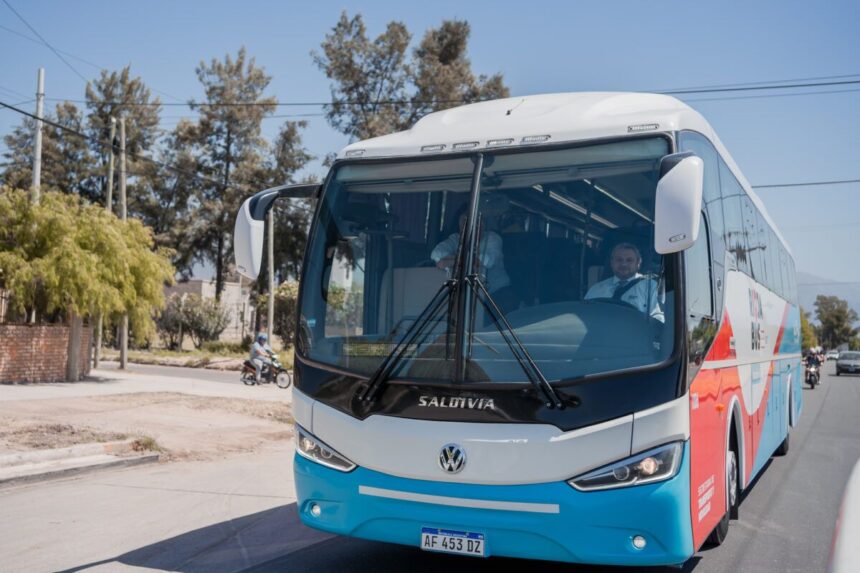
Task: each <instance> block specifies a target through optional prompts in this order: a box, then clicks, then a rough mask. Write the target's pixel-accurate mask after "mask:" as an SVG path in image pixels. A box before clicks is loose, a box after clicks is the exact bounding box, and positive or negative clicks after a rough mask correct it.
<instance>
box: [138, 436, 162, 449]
mask: <svg viewBox="0 0 860 573" xmlns="http://www.w3.org/2000/svg"><path fill="white" fill-rule="evenodd" d="M131 449H132V450H134V451H136V452H163V451H164V448H162V447H161V446H160V445H159V444H158V441H156V439H155V438H152V437H150V436H141V437H139V438H137V439H136V440H134V441H133V442H132V443H131Z"/></svg>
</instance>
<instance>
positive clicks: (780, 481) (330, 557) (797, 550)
mask: <svg viewBox="0 0 860 573" xmlns="http://www.w3.org/2000/svg"><path fill="white" fill-rule="evenodd" d="M833 364H834V363H829V364H826V365H825V368H824V370H825V373H830V372H833V367H834V366H833ZM803 399H804V403H803V413H802V415H801V419H800V422H799V424H798V425H797V426H796V427H795V428H793V429H792V434H791V447H790V451H789V454H788V455H787V456H785V457H781V458H773V459H772V460H771V463H770V465H769V467H767V468H766V469H765V470H764V471H763V473H762V474H760V477H759V478H758V479H757V480H756V481H755V482H754V483H753V484H752V486H751V487H750V488H749V489H748V490H747V492H746V493H745V497H744V499H743V502H742V504H741V507H740V519H739V520H738V521H734V522H732V524H731V528H730V530H729V536H728V539H727V540H726V541H725V543H724V544H723V545H722V546H720V547H718V548H714V549H709V550H706V551H702V552H700V553H697V554H696V555H695V556H694V557H693V558H692V559H690V560H689V561H688V562H687V563H686V564H685V566H684V567H683V568H682V569H681V570H682V571H695V572H696V573H711V572H720V573H724V572H729V571H730V572H735V571H738V572H741V571H742V572H744V573H756V572H761V573H773V572H775V571H786V572H797V573H811V572H816V571H825V570H826V568H827V559H828V556H829V552H830V545H831V539H832V536H833V529H834V525H835V521H836V516H837V513H838V510H839V503H840V500H841V497H842V491H843V489H844V487H845V484H846V482H847V480H848V476H849V474H850V472H851V469H852V467H853V465H854V463H855V462H856V461H857V460H858V458H860V414H858V412H859V411H860V376H840V377H838V378H837V377H836V376H833V375H826V374H825V376H824V383H823V384H822V385H821V386H819V387H817V388H816V389H814V390H810V389H804V392H803ZM533 567H535V564H534V563H531V564H529V563H524V562H522V561H518V560H513V559H501V558H490V559H486V560H477V559H475V558H471V557H454V556H448V555H438V554H431V553H425V552H422V551H420V550H418V549H417V548H416V549H413V548H409V547H401V546H395V545H388V544H383V543H374V542H368V541H362V540H357V539H347V538H332V539H329V540H326V541H323V542H320V543H317V544H314V545H311V546H308V547H305V548H302V549H299V550H297V551H293V552H292V553H290V554H288V555H285V556H282V557H278V558H276V559H273V560H271V561H269V562H267V563H263V564H261V565H259V566H256V567H253V568H251V569H248V570H247V571H248V572H253V573H264V572H265V573H269V572H276V571H344V572H347V571H355V572H364V571H370V570H372V571H377V572H380V573H383V572H395V571H397V572H400V571H404V570H406V569H407V568H408V570H409V571H410V573H423V572H425V571H426V572H430V571H445V572H446V573H455V572H459V571H463V572H466V571H468V572H480V571H487V572H496V571H500V570H503V571H508V570H511V571H512V570H532V569H533ZM523 568H525V569H523ZM540 570H541V572H542V573H543V572H546V573H550V572H562V571H564V572H568V573H569V572H572V571H576V572H589V573H591V572H598V571H599V572H610V571H612V572H619V573H620V572H622V571H623V572H627V573H629V572H630V571H631V570H630V569H629V568H614V567H589V566H571V565H569V564H544V563H541V564H540ZM641 571H643V572H644V571H649V572H657V571H660V572H664V573H669V572H676V571H678V569H675V568H666V567H659V568H646V569H641Z"/></svg>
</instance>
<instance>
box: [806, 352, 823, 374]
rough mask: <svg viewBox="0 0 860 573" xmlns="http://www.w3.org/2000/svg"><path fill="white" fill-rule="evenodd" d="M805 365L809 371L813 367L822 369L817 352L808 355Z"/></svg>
mask: <svg viewBox="0 0 860 573" xmlns="http://www.w3.org/2000/svg"><path fill="white" fill-rule="evenodd" d="M804 365H805V366H806V368H807V369H808V368H810V367H813V366H815V367H818V368H820V367H821V359H820V358H819V357H818V354H816V353H815V352H810V353H809V354H807V355H806V361H805V363H804ZM807 379H809V374H808V373H807ZM820 379H821V378H820V377H819V380H820Z"/></svg>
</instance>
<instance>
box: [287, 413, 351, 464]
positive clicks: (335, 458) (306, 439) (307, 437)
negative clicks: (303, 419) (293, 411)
mask: <svg viewBox="0 0 860 573" xmlns="http://www.w3.org/2000/svg"><path fill="white" fill-rule="evenodd" d="M296 452H297V453H298V454H299V455H300V456H302V457H304V458H307V459H309V460H311V461H312V462H316V463H318V464H321V465H324V466H326V467H329V468H332V469H335V470H338V471H342V472H349V471H352V470H354V469H355V464H354V463H352V462H351V461H349V460H348V459H346V458H345V457H343V456H342V455H340V454H339V453H337V452H336V451H334V450H333V449H331V448H330V447H328V446H327V445H326V444H324V443H323V442H321V441H319V440H318V439H317V437H316V436H314V435H313V434H311V433H310V432H308V431H307V430H305V429H304V428H302V427H301V426H299V425H298V424H296Z"/></svg>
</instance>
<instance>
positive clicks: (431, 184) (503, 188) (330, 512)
mask: <svg viewBox="0 0 860 573" xmlns="http://www.w3.org/2000/svg"><path fill="white" fill-rule="evenodd" d="M308 196H314V197H316V199H317V201H316V208H315V213H314V217H313V223H312V226H311V229H310V236H309V241H308V246H307V250H306V253H305V258H304V263H303V266H302V275H301V289H300V297H299V303H298V307H299V311H298V324H297V326H296V360H295V381H296V383H295V391H294V394H293V407H294V415H295V420H296V436H297V446H296V456H295V464H294V466H295V482H296V491H297V497H298V502H297V503H298V511H299V515H300V516H301V520H302V522H304V523H305V524H306V525H308V526H310V527H313V528H316V529H320V530H324V531H328V532H333V533H338V534H342V535H350V536H355V537H360V538H365V539H373V540H380V541H387V542H393V543H400V544H404V545H411V546H414V547H416V548H421V549H424V550H430V551H442V552H448V553H458V554H467V555H475V556H482V557H487V556H494V555H495V556H513V557H523V558H532V559H546V560H557V561H567V562H580V563H603V564H619V565H647V564H679V563H683V562H685V561H686V560H687V559H689V558H690V557H691V556H692V555H693V554H694V553H695V552H696V551H697V550H698V549H699V548H700V547H701V546H702V545H703V544H704V543H706V542H710V543H713V544H719V543H721V542H722V541H723V539H724V538H725V536H726V534H727V532H728V527H729V522H730V519H732V518H733V517H735V516H736V513H737V507H738V503H739V501H740V493H741V492H742V491H743V489H744V488H745V487H746V486H748V485H749V484H750V483H751V481H752V480H753V478H754V477H755V476H756V474H757V473H758V472H759V471H761V469H762V468H763V467H764V466H765V464H766V462H767V460H768V459H769V458H770V457H771V455H773V454H774V453H777V454H784V453H786V451H787V449H788V445H789V429H790V427H791V426H792V425H793V424H794V423H795V422H796V420H797V417H798V415H799V413H800V409H801V386H800V385H801V370H800V314H799V309H798V306H797V302H796V284H795V273H794V263H793V259H792V256H791V252H790V250H789V248H788V246H787V245H786V243H785V241H784V240H783V239H782V237H781V235H780V233H779V231H778V230H777V229H776V227H775V226H774V224H773V222H772V221H771V220H770V218H769V216H768V215H767V212H766V211H765V209H764V207H763V205H762V204H761V202H760V201H759V199H758V198H757V197H756V195H755V194H754V193H753V191H752V189H751V188H750V186H749V184H748V183H747V182H746V180H745V178H744V177H743V175H742V174H741V172H740V170H739V169H738V167H737V166H736V165H735V163H734V161H733V160H732V158H731V156H730V155H729V154H728V152H727V151H726V149H725V148H724V147H723V145H722V144H721V143H720V141H719V139H718V138H717V136H716V135H715V134H714V132H713V130H712V128H711V127H710V126H709V124H708V123H707V122H706V121H705V120H704V119H703V118H702V116H701V115H699V114H698V113H697V112H695V111H694V110H692V109H691V108H689V107H688V106H686V105H685V104H683V103H681V102H680V101H678V100H676V99H674V98H672V97H667V96H663V95H653V94H634V93H629V94H628V93H573V94H555V95H541V96H527V97H518V98H510V99H505V100H497V101H489V102H482V103H476V104H471V105H466V106H463V107H458V108H454V109H449V110H445V111H440V112H437V113H432V114H430V115H428V116H426V117H424V118H423V119H421V120H420V121H419V122H418V123H416V124H415V126H414V127H413V128H412V129H410V130H408V131H404V132H401V133H395V134H392V135H388V136H384V137H379V138H375V139H370V140H367V141H359V142H357V143H354V144H352V145H349V146H348V147H346V148H345V149H343V150H342V151H341V152H340V154H339V155H338V158H337V160H336V161H335V163H334V165H333V166H332V168H331V171H330V173H329V174H328V176H327V177H326V179H325V182H324V183H323V184H322V185H294V186H284V187H279V188H275V189H270V190H267V191H263V192H261V193H258V194H257V195H255V196H254V197H252V198H250V199H248V201H246V203H245V204H244V205H243V207H242V210H241V212H240V213H239V216H238V218H237V222H236V231H235V241H234V242H235V252H236V262H237V267H238V269H239V270H240V271H241V272H242V273H244V274H246V275H248V276H250V277H256V276H257V274H258V272H259V267H260V261H261V258H262V239H263V220H264V218H265V215H266V212H267V211H268V209H269V208H271V205H272V203H273V202H274V201H275V200H276V199H278V198H289V197H308Z"/></svg>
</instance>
